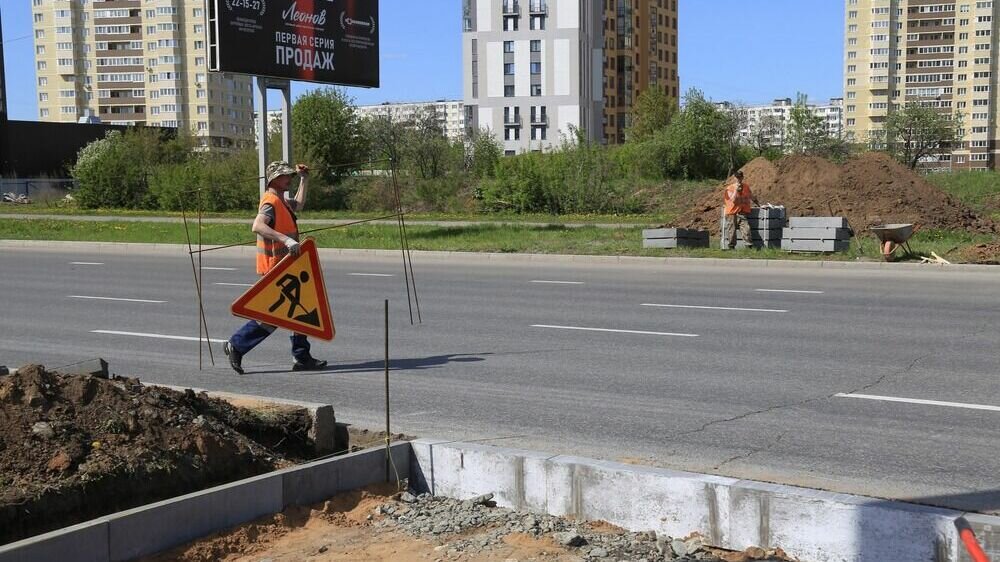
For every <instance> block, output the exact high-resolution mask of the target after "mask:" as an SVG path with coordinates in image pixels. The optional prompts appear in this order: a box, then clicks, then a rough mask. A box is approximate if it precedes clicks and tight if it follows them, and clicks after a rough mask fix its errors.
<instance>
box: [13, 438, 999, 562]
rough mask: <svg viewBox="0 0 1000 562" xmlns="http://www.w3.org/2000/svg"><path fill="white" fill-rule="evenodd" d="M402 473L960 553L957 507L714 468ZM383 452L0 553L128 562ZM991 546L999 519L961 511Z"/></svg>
mask: <svg viewBox="0 0 1000 562" xmlns="http://www.w3.org/2000/svg"><path fill="white" fill-rule="evenodd" d="M392 447H393V449H392V450H393V456H394V458H395V461H396V466H397V468H398V470H399V475H400V477H401V478H407V477H409V478H410V480H411V485H412V486H413V487H414V488H416V489H417V490H418V491H428V492H431V493H432V494H434V495H438V496H446V497H453V498H458V499H469V498H472V497H475V496H478V495H480V494H485V493H493V494H495V499H496V501H497V503H498V504H499V505H501V506H504V507H511V508H517V509H524V510H530V511H535V512H538V513H551V514H553V515H561V516H570V517H575V518H578V519H589V520H602V521H607V522H609V523H612V524H615V525H618V526H621V527H624V528H627V529H631V530H635V531H646V530H654V531H657V532H658V533H665V534H667V535H670V536H675V537H677V536H681V537H683V536H687V535H688V534H689V533H691V532H698V533H701V534H702V535H703V536H704V537H706V538H707V539H708V540H709V542H710V543H711V544H713V545H715V546H719V547H723V548H730V549H734V550H741V549H744V548H746V547H749V546H763V547H781V548H783V549H784V550H785V551H786V552H788V553H789V554H790V555H792V556H794V557H797V558H799V559H801V560H803V561H804V562H834V561H836V562H888V561H893V562H895V561H900V562H903V561H928V562H966V561H968V560H969V558H968V556H967V554H966V553H965V551H964V549H963V548H962V547H961V545H960V541H959V539H958V535H957V531H956V530H955V527H954V521H955V520H956V519H957V518H958V517H962V516H963V515H965V514H963V513H961V512H958V511H954V510H949V509H939V508H934V507H924V506H919V505H913V504H906V503H902V502H892V501H883V500H878V499H874V498H865V497H860V496H850V495H845V494H835V493H830V492H822V491H817V490H809V489H805V488H797V487H793V486H782V485H777V484H766V483H762V482H753V481H748V480H738V479H735V478H726V477H722V476H712V475H704V474H694V473H687V472H678V471H673V470H667V469H661V468H651V467H642V466H634V465H626V464H620V463H614V462H607V461H598V460H593V459H585V458H579V457H571V456H561V455H548V454H545V453H539V452H533V451H521V450H516V449H505V448H500V447H490V446H484V445H478V444H470V443H457V442H446V441H440V440H433V439H420V440H417V441H414V442H412V443H396V444H394V445H393V446H392ZM384 474H385V453H384V450H383V449H369V450H367V451H361V452H358V453H353V454H350V455H345V456H343V457H337V458H333V459H328V460H322V461H316V462H313V463H310V464H307V465H303V466H299V467H294V468H289V469H286V470H282V471H278V472H274V473H271V474H265V475H262V476H258V477H255V478H250V479H247V480H242V481H239V482H234V483H232V484H227V485H225V486H219V487H217V488H213V489H211V490H206V491H203V492H198V493H195V494H189V495H187V496H183V497H180V498H176V499H172V500H167V501H163V502H159V503H156V504H152V505H149V506H144V507H141V508H137V509H133V510H130V511H125V512H121V513H117V514H114V515H110V516H108V517H103V518H100V519H96V520H94V521H89V522H87V523H83V524H81V525H76V526H74V527H69V528H66V529H63V530H60V531H55V532H52V533H48V534H46V535H41V536H38V537H34V538H31V539H27V540H24V541H21V542H18V543H13V544H11V545H7V546H5V547H0V562H41V561H49V560H67V561H68V560H86V561H101V562H104V561H109V562H110V561H120V560H129V559H132V558H135V557H139V556H145V555H149V554H153V553H156V552H160V551H163V550H166V549H169V548H171V547H173V546H177V545H180V544H184V543H186V542H188V541H190V540H193V539H196V538H198V537H202V536H206V535H209V534H211V533H214V532H217V531H220V530H224V529H226V528H229V527H232V526H234V525H238V524H240V523H245V522H248V521H251V520H254V519H256V518H259V517H262V516H266V515H269V514H272V513H276V512H278V511H281V510H282V509H284V508H286V507H288V506H290V505H307V504H311V503H316V502H319V501H321V500H324V499H326V498H329V497H330V496H333V495H335V494H337V493H339V492H343V491H348V490H352V489H356V488H360V487H363V486H366V485H369V484H373V483H376V482H380V481H382V480H383V478H384ZM966 519H967V520H968V522H969V523H970V525H971V526H972V528H973V530H974V531H975V532H976V535H977V536H978V537H979V540H980V541H981V542H982V544H983V547H984V549H985V550H986V551H987V553H988V554H990V555H991V556H998V555H1000V531H998V530H1000V517H994V516H986V515H967V516H966Z"/></svg>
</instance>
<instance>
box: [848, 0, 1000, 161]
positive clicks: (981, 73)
mask: <svg viewBox="0 0 1000 562" xmlns="http://www.w3.org/2000/svg"><path fill="white" fill-rule="evenodd" d="M845 9H846V27H845V29H846V37H845V41H844V53H845V60H844V64H845V73H844V80H845V83H844V98H845V99H844V120H845V125H844V126H845V131H846V134H847V136H848V138H850V139H854V140H856V141H858V142H866V141H868V140H869V139H872V138H878V133H879V131H881V130H882V129H883V127H884V123H885V120H886V117H887V116H888V114H889V113H890V112H891V111H893V110H895V109H897V108H899V107H902V106H904V105H906V104H908V103H920V104H923V105H925V106H927V107H933V108H938V109H939V110H940V111H942V112H946V113H951V114H954V113H955V112H961V114H962V124H961V129H962V132H963V133H964V135H963V140H962V141H961V142H960V143H959V145H958V146H955V147H952V149H951V150H947V151H944V153H943V154H939V155H936V156H935V157H933V158H928V159H926V161H924V162H923V163H922V165H923V166H924V167H925V168H940V169H946V168H952V169H987V168H993V169H996V168H997V162H998V160H1000V135H998V132H997V109H998V103H1000V88H998V75H1000V72H998V68H1000V67H998V62H1000V60H998V59H1000V50H998V45H1000V43H998V40H1000V27H998V26H1000V1H989V0H987V1H983V0H979V1H977V0H950V1H946V0H846V1H845Z"/></svg>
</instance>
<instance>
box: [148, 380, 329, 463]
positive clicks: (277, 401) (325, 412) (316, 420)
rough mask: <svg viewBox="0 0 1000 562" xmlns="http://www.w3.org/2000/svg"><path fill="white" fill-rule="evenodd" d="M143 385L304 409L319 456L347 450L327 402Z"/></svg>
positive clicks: (248, 404) (250, 404) (243, 402)
mask: <svg viewBox="0 0 1000 562" xmlns="http://www.w3.org/2000/svg"><path fill="white" fill-rule="evenodd" d="M144 384H147V386H159V387H162V388H169V389H170V390H176V391H178V392H184V391H185V390H188V389H190V390H192V391H194V392H195V393H196V394H201V393H202V392H204V393H205V394H207V395H208V396H209V397H210V398H219V399H221V400H225V401H226V402H229V403H231V404H233V405H235V406H243V407H254V406H268V405H279V406H286V407H289V408H292V409H300V410H304V411H305V412H306V414H307V415H308V416H309V419H310V421H311V422H312V423H311V425H310V427H309V433H308V437H309V439H311V440H312V442H313V444H314V446H315V447H316V452H317V453H319V454H320V455H325V454H328V453H333V452H335V451H340V450H345V449H347V446H348V443H347V442H346V440H344V441H343V442H341V443H338V439H341V440H343V439H344V438H343V436H340V435H338V429H337V416H336V415H335V412H334V411H333V406H331V405H329V404H318V403H315V402H299V401H297V400H285V399H283V398H270V397H266V396H254V395H252V394H235V393H232V392H220V391H215V390H206V389H203V388H192V387H190V386H175V385H172V384H159V383H144Z"/></svg>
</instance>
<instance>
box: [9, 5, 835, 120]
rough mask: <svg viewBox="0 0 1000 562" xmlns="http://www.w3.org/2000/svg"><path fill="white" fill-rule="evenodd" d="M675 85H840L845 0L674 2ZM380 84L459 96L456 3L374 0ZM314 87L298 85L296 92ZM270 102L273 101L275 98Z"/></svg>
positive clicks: (30, 48)
mask: <svg viewBox="0 0 1000 562" xmlns="http://www.w3.org/2000/svg"><path fill="white" fill-rule="evenodd" d="M679 3H680V9H681V13H680V73H681V88H682V89H684V90H687V89H689V88H692V87H694V88H698V89H700V90H702V91H704V92H705V93H706V94H707V95H708V96H709V97H710V98H712V99H715V100H732V101H743V102H747V103H757V102H766V101H769V100H771V99H772V98H776V97H794V96H795V93H796V92H805V93H807V94H809V96H810V98H811V99H813V100H825V99H826V98H829V97H835V96H840V95H841V92H842V89H843V79H842V76H843V62H842V61H843V37H844V29H843V27H844V22H843V19H844V3H843V0H806V1H803V0H679ZM381 12H382V14H381V18H382V28H381V39H382V53H381V55H382V87H381V88H378V89H374V90H367V89H362V88H350V89H349V92H350V94H351V95H352V96H353V97H354V98H355V100H356V101H357V103H359V104H369V103H381V102H383V101H416V100H431V99H440V98H452V99H458V98H460V97H461V95H462V51H461V21H460V18H461V15H460V14H461V0H425V1H417V0H381ZM0 14H2V16H3V36H4V45H3V50H4V58H5V60H6V67H7V96H8V101H7V104H8V110H9V112H10V116H11V118H12V119H24V120H33V119H36V118H37V115H38V112H37V104H36V101H35V100H36V99H37V98H36V96H37V93H36V90H35V73H34V42H33V40H32V38H31V36H32V29H31V1H30V0H0ZM312 87H314V86H312V85H308V84H301V83H300V84H296V85H295V87H294V91H295V92H296V95H297V94H298V93H300V92H303V91H305V90H307V89H309V88H312ZM272 103H273V102H272Z"/></svg>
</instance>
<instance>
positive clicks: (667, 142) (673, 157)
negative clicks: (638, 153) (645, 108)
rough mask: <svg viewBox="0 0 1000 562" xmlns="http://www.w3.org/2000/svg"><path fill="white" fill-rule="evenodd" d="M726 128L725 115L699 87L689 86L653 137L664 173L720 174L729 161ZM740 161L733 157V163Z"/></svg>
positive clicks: (680, 175)
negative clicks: (681, 105) (663, 127)
mask: <svg viewBox="0 0 1000 562" xmlns="http://www.w3.org/2000/svg"><path fill="white" fill-rule="evenodd" d="M726 130H727V128H726V116H725V115H724V114H723V112H722V111H721V110H720V109H719V107H718V106H716V104H715V103H713V102H712V101H710V100H708V99H707V98H705V95H704V94H703V93H702V92H700V91H699V90H696V89H691V90H689V91H688V92H687V93H686V94H685V95H684V108H683V109H681V111H680V112H679V113H678V114H677V115H676V116H675V117H674V118H673V119H672V120H671V121H670V125H669V126H668V127H667V128H666V130H664V131H663V132H661V133H659V134H657V135H656V136H655V137H654V139H653V142H654V143H655V144H656V146H657V150H656V152H657V153H658V154H659V155H658V156H657V157H656V158H658V159H659V160H660V161H662V162H663V170H664V176H666V177H674V178H693V179H701V178H718V177H723V176H724V175H725V174H726V172H727V170H728V169H729V167H730V165H731V158H730V151H729V144H728V143H727V141H726V136H727V133H726ZM740 165H742V163H741V162H739V161H737V162H736V167H739V166H740Z"/></svg>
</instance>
